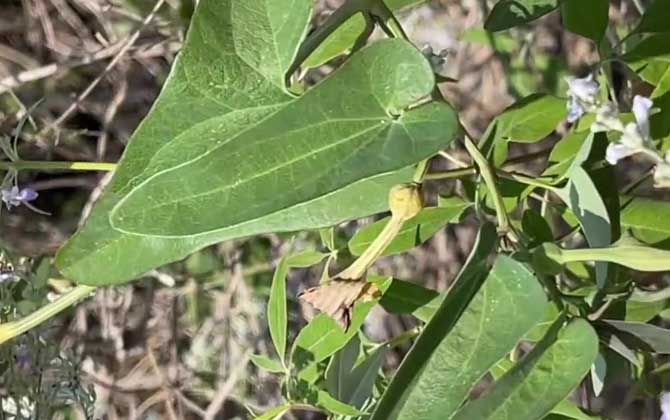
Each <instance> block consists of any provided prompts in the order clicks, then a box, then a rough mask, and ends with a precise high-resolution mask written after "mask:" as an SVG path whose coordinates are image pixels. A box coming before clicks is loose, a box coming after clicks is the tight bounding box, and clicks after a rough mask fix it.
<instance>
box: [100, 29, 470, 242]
mask: <svg viewBox="0 0 670 420" xmlns="http://www.w3.org/2000/svg"><path fill="white" fill-rule="evenodd" d="M380 66H381V67H380ZM389 69H396V71H389ZM401 69H402V70H401ZM400 70H401V71H402V72H401V73H399V72H398V71H400ZM408 74H411V75H412V77H408ZM371 75H375V76H374V77H372V78H371ZM434 83H435V80H434V77H433V74H432V70H431V68H430V65H429V64H428V62H427V61H426V60H425V59H424V58H423V56H422V55H421V53H419V52H418V51H417V50H416V49H415V48H414V47H413V46H411V45H410V44H408V43H406V42H405V41H400V40H397V39H389V40H384V41H380V42H377V43H375V44H373V45H371V46H369V47H367V48H365V49H363V50H361V51H360V52H359V53H358V54H356V55H355V56H354V57H352V59H351V60H350V61H348V62H347V64H345V65H344V66H343V67H341V68H340V69H339V70H338V71H337V72H336V73H335V74H334V75H333V76H331V77H329V78H327V79H326V80H324V81H323V82H322V83H321V84H319V85H318V86H316V87H315V88H314V89H313V90H312V91H310V92H309V93H307V94H305V95H303V96H302V97H300V98H298V99H296V100H291V101H288V102H286V103H284V104H281V105H280V106H277V107H272V111H270V112H267V111H266V112H262V113H261V114H262V115H258V108H252V111H248V112H245V113H244V114H245V115H244V116H243V117H242V121H240V120H239V118H240V116H238V115H235V116H234V117H232V118H231V117H227V116H224V117H222V118H214V119H212V121H208V122H207V123H203V124H201V125H199V126H197V127H195V128H194V129H193V130H191V131H189V132H186V133H184V134H183V135H181V136H180V137H179V138H178V139H177V140H176V141H175V142H174V143H171V144H169V145H167V146H165V147H164V148H163V149H162V150H161V152H160V153H159V154H158V155H157V156H156V158H155V159H156V160H157V161H159V162H160V166H161V169H159V170H156V171H153V170H151V169H153V168H151V169H150V171H151V172H154V175H152V176H150V177H148V178H147V179H146V180H145V181H144V182H142V183H140V184H139V185H137V186H136V187H135V188H133V189H132V190H131V191H130V192H129V193H128V194H127V195H126V196H125V197H124V198H123V199H121V201H120V202H119V203H118V204H117V205H116V207H115V208H114V209H113V210H112V213H111V215H110V219H111V222H112V226H113V227H115V228H116V229H118V230H121V231H125V232H128V233H134V234H137V235H150V236H191V235H198V234H203V233H208V232H212V231H216V230H221V229H225V228H230V227H234V226H237V225H240V224H244V223H246V222H249V221H253V220H254V219H258V218H262V217H267V216H269V215H272V214H273V213H275V212H277V211H281V210H282V209H285V208H287V207H290V206H292V205H295V204H298V203H303V202H305V201H309V200H312V199H315V198H318V197H320V196H322V195H326V194H329V193H331V192H333V191H336V190H338V189H340V188H343V187H345V186H347V185H349V184H351V183H352V182H356V181H358V180H360V179H364V178H368V177H370V176H374V175H377V174H380V173H384V172H389V171H393V170H398V169H401V168H403V167H406V166H407V165H410V164H412V163H414V162H416V161H418V160H421V159H423V158H426V157H429V156H430V155H432V154H433V153H435V152H437V151H438V150H439V149H440V148H442V147H444V146H445V143H448V142H449V140H447V141H446V142H445V138H447V139H453V136H454V135H455V134H456V132H457V123H456V117H455V114H454V113H453V111H452V110H451V108H449V107H448V106H446V105H440V104H438V103H431V104H428V105H424V106H421V107H419V108H415V109H413V110H411V111H407V112H402V110H403V109H404V108H406V107H408V106H409V105H411V104H412V103H414V102H416V101H418V100H419V99H421V98H422V97H425V96H427V95H428V94H430V92H431V90H432V89H433V87H434ZM343 85H345V86H347V89H350V92H352V93H351V94H350V95H345V96H343V95H341V91H342V86H343ZM398 113H402V114H401V115H399V116H398V117H397V118H394V117H393V115H392V114H398ZM251 118H253V119H256V118H259V119H258V120H257V121H252V120H250V119H251ZM212 132H214V133H215V135H214V136H212V135H211V134H210V133H212ZM445 133H446V134H445ZM166 163H169V164H168V165H166ZM363 163H364V164H363ZM203 179H207V181H208V182H202V181H203ZM277 193H279V194H277ZM271 195H273V196H274V198H273V199H272V200H258V198H257V197H262V196H271ZM147 197H150V200H147Z"/></svg>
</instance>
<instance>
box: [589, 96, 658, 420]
mask: <svg viewBox="0 0 670 420" xmlns="http://www.w3.org/2000/svg"><path fill="white" fill-rule="evenodd" d="M653 106H654V103H653V102H652V100H651V99H649V98H646V97H644V96H640V95H636V96H635V98H633V114H634V115H635V122H631V123H628V124H626V126H625V127H623V130H621V127H618V128H616V127H615V125H614V121H613V118H612V116H611V115H609V116H608V112H604V111H603V112H602V113H601V114H602V116H600V119H598V118H597V119H596V124H598V125H599V126H603V127H609V128H612V129H616V130H618V131H622V135H621V139H619V141H618V142H616V143H611V144H610V145H609V146H608V147H607V155H606V156H605V159H606V160H607V162H609V163H610V164H611V165H616V163H617V162H618V161H619V160H621V159H624V158H626V157H628V156H631V155H634V154H636V153H639V152H644V151H645V150H647V149H649V144H650V142H651V138H650V133H649V114H650V111H651V108H652V107H653ZM618 125H619V126H621V125H622V124H621V123H619V124H618ZM654 153H655V152H654ZM661 171H663V168H662V169H661ZM663 174H665V172H664V171H663ZM668 420H670V419H668Z"/></svg>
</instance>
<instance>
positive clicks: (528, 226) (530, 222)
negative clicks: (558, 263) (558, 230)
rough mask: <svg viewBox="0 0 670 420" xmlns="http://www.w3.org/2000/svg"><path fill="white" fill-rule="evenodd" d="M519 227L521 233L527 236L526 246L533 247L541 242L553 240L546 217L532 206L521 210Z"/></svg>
mask: <svg viewBox="0 0 670 420" xmlns="http://www.w3.org/2000/svg"><path fill="white" fill-rule="evenodd" d="M521 228H522V232H523V234H524V235H525V236H526V237H527V238H528V245H527V246H528V248H534V247H536V246H537V245H539V244H541V243H543V242H551V241H553V240H554V234H553V233H552V231H551V227H550V226H549V223H548V222H547V219H545V218H544V217H542V215H541V214H540V213H539V212H537V211H535V210H533V209H532V208H529V209H527V210H526V211H524V212H523V216H522V218H521Z"/></svg>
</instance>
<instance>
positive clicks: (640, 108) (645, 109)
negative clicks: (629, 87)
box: [633, 95, 654, 140]
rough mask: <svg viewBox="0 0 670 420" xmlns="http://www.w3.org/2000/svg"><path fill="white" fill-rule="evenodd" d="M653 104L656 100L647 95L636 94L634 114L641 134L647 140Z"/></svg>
mask: <svg viewBox="0 0 670 420" xmlns="http://www.w3.org/2000/svg"><path fill="white" fill-rule="evenodd" d="M653 106H654V102H652V100H651V99H649V98H647V97H644V96H640V95H635V97H634V98H633V114H635V121H637V125H638V126H639V127H640V134H642V137H643V138H644V139H645V140H646V139H648V138H649V111H650V110H651V107H653Z"/></svg>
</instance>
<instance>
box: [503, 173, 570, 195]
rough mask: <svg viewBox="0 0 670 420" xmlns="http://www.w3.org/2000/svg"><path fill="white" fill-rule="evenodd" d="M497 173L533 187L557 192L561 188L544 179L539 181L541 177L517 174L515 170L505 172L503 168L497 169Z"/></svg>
mask: <svg viewBox="0 0 670 420" xmlns="http://www.w3.org/2000/svg"><path fill="white" fill-rule="evenodd" d="M496 173H497V174H498V175H499V176H501V177H503V178H507V179H511V180H513V181H517V182H520V183H522V184H526V185H531V186H533V187H538V188H542V189H545V190H549V191H553V192H557V191H558V190H559V188H556V187H554V186H551V185H549V184H545V183H544V182H542V181H539V180H538V179H540V178H532V177H529V176H526V175H522V174H517V173H514V172H505V171H502V170H497V171H496Z"/></svg>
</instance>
